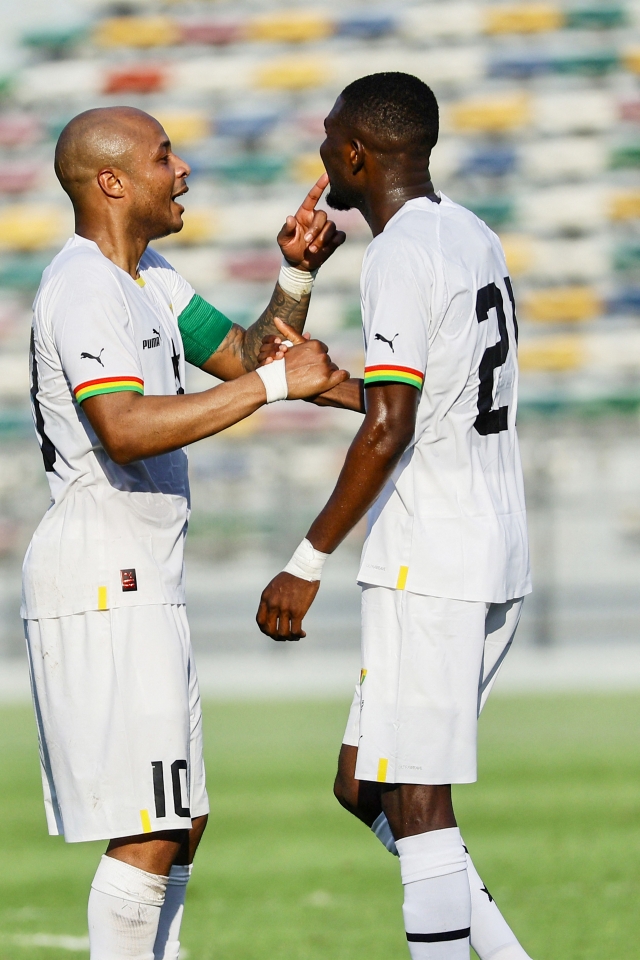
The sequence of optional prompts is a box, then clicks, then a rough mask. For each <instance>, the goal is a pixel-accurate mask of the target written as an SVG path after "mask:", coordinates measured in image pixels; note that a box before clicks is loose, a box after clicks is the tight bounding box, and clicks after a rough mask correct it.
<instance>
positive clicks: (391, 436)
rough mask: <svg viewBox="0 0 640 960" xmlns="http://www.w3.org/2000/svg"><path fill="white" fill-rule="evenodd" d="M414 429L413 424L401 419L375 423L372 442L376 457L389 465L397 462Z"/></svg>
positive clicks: (411, 437)
mask: <svg viewBox="0 0 640 960" xmlns="http://www.w3.org/2000/svg"><path fill="white" fill-rule="evenodd" d="M414 429H415V424H414V422H413V421H412V420H408V419H406V418H402V417H397V418H395V417H394V418H393V419H391V420H389V419H385V420H383V421H381V422H379V423H377V424H376V425H375V429H374V431H373V436H372V440H373V445H374V446H375V449H376V453H377V454H378V456H379V457H380V458H382V459H383V460H386V461H388V462H390V463H393V462H395V461H397V460H399V459H400V457H401V456H402V454H403V453H404V451H405V450H406V449H407V447H408V446H409V444H410V443H411V440H412V439H413V433H414Z"/></svg>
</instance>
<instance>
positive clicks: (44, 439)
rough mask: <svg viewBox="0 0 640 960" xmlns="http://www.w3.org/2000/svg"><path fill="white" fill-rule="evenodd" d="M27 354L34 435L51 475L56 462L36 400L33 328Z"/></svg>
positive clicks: (36, 384)
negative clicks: (29, 369)
mask: <svg viewBox="0 0 640 960" xmlns="http://www.w3.org/2000/svg"><path fill="white" fill-rule="evenodd" d="M29 354H30V360H31V391H30V392H31V403H32V404H33V415H34V417H35V421H36V434H37V437H38V439H39V441H40V449H41V451H42V459H43V461H44V469H45V470H46V472H47V473H53V465H54V463H55V462H56V448H55V447H54V445H53V443H52V442H51V440H50V439H49V437H48V436H47V434H46V432H45V429H44V417H43V416H42V410H41V409H40V401H39V400H38V387H39V384H38V364H37V363H36V348H35V337H34V333H33V327H32V328H31V342H30V344H29Z"/></svg>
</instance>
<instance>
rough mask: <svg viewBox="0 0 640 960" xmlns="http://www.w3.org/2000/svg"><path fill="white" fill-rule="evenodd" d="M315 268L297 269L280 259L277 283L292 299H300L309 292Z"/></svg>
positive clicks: (314, 277)
mask: <svg viewBox="0 0 640 960" xmlns="http://www.w3.org/2000/svg"><path fill="white" fill-rule="evenodd" d="M317 272H318V271H317V270H311V271H309V270H298V269H297V267H292V266H291V265H290V264H288V263H287V261H286V260H283V261H282V266H281V267H280V275H279V277H278V283H279V284H280V286H281V287H282V289H283V290H284V291H285V293H288V294H289V296H291V297H293V299H294V300H301V299H302V297H303V296H304V295H305V293H311V291H312V289H313V284H314V282H315V279H316V274H317Z"/></svg>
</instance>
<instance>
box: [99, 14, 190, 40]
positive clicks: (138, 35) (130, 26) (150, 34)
mask: <svg viewBox="0 0 640 960" xmlns="http://www.w3.org/2000/svg"><path fill="white" fill-rule="evenodd" d="M181 37H182V34H181V32H180V28H179V27H178V24H177V23H176V22H175V21H174V20H172V19H171V18H170V17H111V18H109V19H107V20H102V21H101V22H100V23H99V24H98V25H97V27H96V29H95V31H94V34H93V39H94V41H95V43H97V44H98V46H100V47H167V46H171V45H172V44H174V43H179V42H180V39H181Z"/></svg>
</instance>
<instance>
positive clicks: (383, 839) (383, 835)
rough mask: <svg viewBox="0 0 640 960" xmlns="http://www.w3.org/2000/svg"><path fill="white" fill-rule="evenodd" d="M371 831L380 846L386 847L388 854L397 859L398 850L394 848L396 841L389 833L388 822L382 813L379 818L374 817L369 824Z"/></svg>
mask: <svg viewBox="0 0 640 960" xmlns="http://www.w3.org/2000/svg"><path fill="white" fill-rule="evenodd" d="M371 829H372V830H373V832H374V833H375V835H376V837H377V838H378V840H379V841H380V843H381V844H382V846H383V847H386V848H387V850H388V851H389V853H392V854H393V855H394V857H397V856H398V848H397V847H396V841H395V838H394V836H393V834H392V832H391V827H390V826H389V821H388V820H387V818H386V816H385V815H384V813H381V814H380V816H379V817H376V819H375V820H374V821H373V823H372V824H371Z"/></svg>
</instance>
